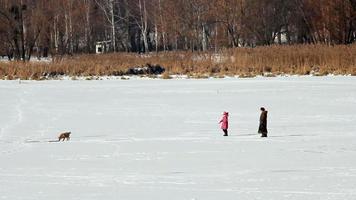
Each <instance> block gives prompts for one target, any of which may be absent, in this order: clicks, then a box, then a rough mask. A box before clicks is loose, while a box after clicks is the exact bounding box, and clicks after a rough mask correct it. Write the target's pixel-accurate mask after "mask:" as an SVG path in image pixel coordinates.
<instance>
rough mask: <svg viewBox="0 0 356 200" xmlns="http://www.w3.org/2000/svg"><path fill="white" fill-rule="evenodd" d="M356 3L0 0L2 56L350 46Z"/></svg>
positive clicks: (318, 0) (355, 27)
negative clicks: (101, 47)
mask: <svg viewBox="0 0 356 200" xmlns="http://www.w3.org/2000/svg"><path fill="white" fill-rule="evenodd" d="M355 40H356V0H0V55H6V56H7V57H8V58H14V59H16V60H29V59H30V57H31V56H33V55H36V56H47V55H52V56H53V57H55V56H56V55H68V54H69V55H71V54H77V53H93V52H95V45H96V43H97V42H100V41H105V44H107V45H108V47H109V48H108V49H109V51H125V52H150V51H170V50H189V51H206V50H215V51H217V50H220V49H225V48H231V47H255V46H261V45H271V44H306V43H307V44H320V43H322V44H350V43H353V42H354V41H355Z"/></svg>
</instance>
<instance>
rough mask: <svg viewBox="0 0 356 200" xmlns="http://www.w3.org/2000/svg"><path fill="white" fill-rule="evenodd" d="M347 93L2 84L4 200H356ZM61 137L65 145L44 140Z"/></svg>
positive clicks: (350, 84) (271, 82)
mask: <svg viewBox="0 0 356 200" xmlns="http://www.w3.org/2000/svg"><path fill="white" fill-rule="evenodd" d="M355 88H356V78H355V77H278V78H253V79H207V80H128V81H127V80H106V81H105V80H104V81H69V80H67V81H40V82H36V81H22V82H21V84H19V81H0V97H1V99H0V110H1V112H0V199H11V200H48V199H51V200H63V199H67V200H68V199H69V200H74V199H80V200H83V199H85V200H94V199H95V200H96V199H105V200H111V199H112V200H114V199H115V200H116V199H137V200H142V199H154V200H158V199H162V200H166V199H170V200H172V199H173V200H175V199H177V200H181V199H189V200H192V199H195V200H203V199H204V200H205V199H209V200H210V199H231V200H232V199H234V200H235V199H239V200H244V199H246V200H251V199H261V200H269V199H270V200H282V199H291V200H317V199H322V200H327V199H332V200H351V199H356V187H355V185H356V132H355V131H356V123H355V122H356V89H355ZM260 106H265V107H266V108H267V109H268V110H269V118H268V120H269V131H270V133H269V137H268V138H266V139H262V138H260V137H259V136H258V135H257V134H256V131H257V127H258V119H259V107H260ZM223 111H229V112H230V130H229V131H230V136H229V137H222V131H221V130H220V129H219V125H218V121H219V119H220V117H221V113H222V112H223ZM61 131H72V138H71V140H70V141H69V142H48V141H51V140H55V139H56V137H57V135H58V133H59V132H61Z"/></svg>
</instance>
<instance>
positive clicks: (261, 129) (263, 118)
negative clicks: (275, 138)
mask: <svg viewBox="0 0 356 200" xmlns="http://www.w3.org/2000/svg"><path fill="white" fill-rule="evenodd" d="M260 110H261V115H260V126H259V127H258V133H260V134H262V135H261V137H267V133H268V131H267V113H268V111H267V110H266V109H265V108H264V107H261V108H260Z"/></svg>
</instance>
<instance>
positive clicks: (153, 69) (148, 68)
mask: <svg viewBox="0 0 356 200" xmlns="http://www.w3.org/2000/svg"><path fill="white" fill-rule="evenodd" d="M164 71H165V69H164V68H163V67H161V66H160V65H151V64H146V65H145V66H144V67H132V68H129V69H128V70H127V72H126V75H158V74H162V73H163V72H164Z"/></svg>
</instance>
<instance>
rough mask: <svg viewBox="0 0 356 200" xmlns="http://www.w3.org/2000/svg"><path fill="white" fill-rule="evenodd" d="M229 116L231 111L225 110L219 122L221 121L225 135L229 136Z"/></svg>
mask: <svg viewBox="0 0 356 200" xmlns="http://www.w3.org/2000/svg"><path fill="white" fill-rule="evenodd" d="M228 117H229V113H228V112H224V113H223V117H222V119H221V120H220V122H219V124H220V123H221V129H222V130H223V131H224V136H228V135H227V129H228V128H229V121H228Z"/></svg>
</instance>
